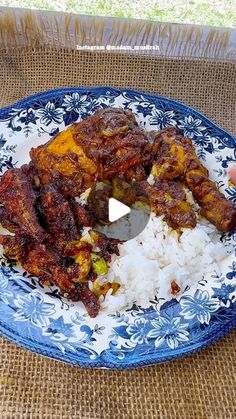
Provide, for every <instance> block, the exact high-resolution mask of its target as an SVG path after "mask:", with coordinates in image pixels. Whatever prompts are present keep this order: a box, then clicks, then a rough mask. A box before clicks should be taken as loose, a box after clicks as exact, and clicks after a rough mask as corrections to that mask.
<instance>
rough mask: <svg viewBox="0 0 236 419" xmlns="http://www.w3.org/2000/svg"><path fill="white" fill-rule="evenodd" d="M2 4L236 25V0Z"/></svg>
mask: <svg viewBox="0 0 236 419" xmlns="http://www.w3.org/2000/svg"><path fill="white" fill-rule="evenodd" d="M0 6H9V7H10V6H11V7H25V8H32V9H45V10H51V11H53V10H54V11H55V10H56V11H64V12H71V13H78V14H86V15H97V16H117V17H133V18H139V19H151V20H157V21H162V22H174V23H191V24H192V23H196V24H203V25H211V26H223V27H236V0H212V1H204V0H158V1H157V0H90V1H89V0H64V1H62V0H0Z"/></svg>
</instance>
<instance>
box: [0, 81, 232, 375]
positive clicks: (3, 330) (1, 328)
mask: <svg viewBox="0 0 236 419" xmlns="http://www.w3.org/2000/svg"><path fill="white" fill-rule="evenodd" d="M104 90H106V91H110V92H117V93H122V92H127V93H131V94H132V95H133V94H135V95H143V96H144V97H145V98H146V99H149V100H151V101H152V100H153V101H158V100H160V101H165V103H167V104H169V105H173V106H175V107H176V106H177V107H178V108H182V109H183V110H184V111H185V112H188V111H189V112H191V113H192V114H193V115H195V116H196V117H199V118H201V119H202V121H203V122H206V123H207V125H208V126H210V127H211V128H213V129H217V131H219V132H220V133H221V134H222V135H225V136H228V137H230V138H231V139H232V140H233V142H234V143H235V145H236V137H234V135H233V134H231V133H230V132H228V131H226V130H225V129H223V128H222V127H220V126H219V125H218V124H217V123H215V122H213V121H212V120H210V119H209V118H208V117H206V116H205V115H204V114H202V113H201V112H199V111H197V110H195V109H194V108H192V107H191V106H189V105H187V104H184V103H183V102H181V101H177V100H174V99H171V98H168V97H165V96H160V95H155V94H149V93H146V92H143V91H139V90H136V89H130V88H116V87H112V86H86V87H81V86H80V87H76V86H73V87H62V88H57V89H52V90H45V91H41V92H38V93H34V94H32V95H29V96H27V97H25V98H23V99H20V100H18V101H16V102H14V103H12V104H10V105H7V106H5V107H2V108H0V120H1V119H3V118H4V115H5V114H6V113H7V112H9V111H10V110H12V108H20V107H22V106H27V105H29V104H30V103H31V102H32V101H34V100H38V99H43V100H45V99H50V97H53V96H55V95H56V94H60V95H63V94H68V93H75V92H78V93H83V94H88V93H89V92H96V93H97V92H98V93H99V92H100V91H101V92H103V94H104ZM233 309H234V311H235V316H234V317H233V318H231V319H228V320H227V321H225V322H222V324H218V325H217V326H215V330H213V332H212V333H210V334H209V336H206V337H204V341H202V340H201V339H198V340H195V341H192V342H191V343H190V344H189V346H187V347H185V348H184V347H183V348H181V347H179V348H176V349H175V350H170V352H171V353H170V354H167V355H165V356H163V357H160V354H158V355H157V354H156V353H155V352H154V353H152V354H148V355H147V356H146V358H145V359H141V358H140V356H139V357H135V356H134V357H133V359H129V360H128V361H126V362H123V361H121V360H117V359H116V361H114V362H112V361H109V360H107V359H103V356H102V354H100V355H99V356H98V361H96V360H90V361H88V360H82V361H80V360H79V359H78V358H79V356H75V357H74V356H73V354H72V353H70V354H69V356H68V354H67V353H66V354H63V353H62V352H61V351H60V350H59V349H58V348H55V347H53V348H50V349H48V348H47V345H45V344H43V343H39V342H37V341H32V340H31V339H29V338H28V339H25V338H24V337H21V336H20V335H18V334H17V333H16V332H15V331H11V329H10V328H9V326H8V325H7V324H6V323H4V322H2V321H1V319H0V335H1V336H2V337H4V338H6V339H8V340H9V341H10V342H11V343H15V344H17V345H18V346H19V347H21V348H25V349H28V350H30V351H31V352H33V353H37V354H40V355H43V356H46V357H48V358H51V359H53V360H58V361H62V362H64V363H67V364H72V365H76V366H79V367H85V368H104V369H114V370H122V369H128V368H137V367H144V366H150V365H155V364H158V363H163V362H166V361H171V360H174V359H178V358H181V357H183V356H186V355H191V354H193V353H194V352H197V351H199V350H201V349H204V348H206V347H207V346H209V345H211V344H212V343H214V342H216V341H217V340H219V339H220V338H221V337H223V336H225V335H226V334H227V333H229V332H230V331H231V330H232V329H233V328H235V327H236V302H235V303H234V304H233ZM209 326H210V325H208V327H209ZM165 353H166V351H165Z"/></svg>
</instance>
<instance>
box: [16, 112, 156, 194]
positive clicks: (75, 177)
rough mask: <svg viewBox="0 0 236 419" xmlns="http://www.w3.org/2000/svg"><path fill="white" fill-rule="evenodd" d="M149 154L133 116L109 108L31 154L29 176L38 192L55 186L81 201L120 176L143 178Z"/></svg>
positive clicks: (146, 140) (147, 143)
mask: <svg viewBox="0 0 236 419" xmlns="http://www.w3.org/2000/svg"><path fill="white" fill-rule="evenodd" d="M150 150H151V144H150V143H149V140H148V136H147V134H146V133H145V131H144V130H143V129H142V128H141V127H139V125H138V124H137V122H136V120H135V117H134V115H133V114H132V112H131V111H124V110H122V109H116V108H106V109H100V110H98V111H96V112H95V113H94V115H92V116H90V117H88V118H86V119H85V120H83V121H81V122H79V123H75V124H73V125H72V126H70V127H69V128H67V129H66V130H65V131H63V132H61V133H59V134H58V135H56V136H55V137H54V138H53V139H51V140H50V141H49V142H48V143H46V144H44V145H40V146H39V147H37V148H33V149H31V151H30V157H31V159H32V161H31V163H30V165H29V166H28V167H24V170H25V171H26V172H27V173H28V175H29V176H30V178H31V179H32V180H33V182H35V184H36V186H37V185H38V184H39V183H40V184H41V185H45V184H49V183H51V184H54V185H55V186H56V187H57V188H58V189H59V190H60V191H61V192H62V193H63V194H64V195H67V196H71V197H76V196H79V195H80V194H81V193H82V192H84V191H85V190H86V189H88V188H90V187H92V186H94V185H95V183H96V181H97V180H98V181H99V180H105V179H107V178H109V177H112V176H113V175H115V174H122V173H123V174H125V173H126V172H128V174H127V176H128V178H130V177H134V178H137V179H141V178H143V177H144V169H143V166H145V165H147V164H148V163H149V164H150V158H151V154H150Z"/></svg>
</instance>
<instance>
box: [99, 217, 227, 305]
mask: <svg viewBox="0 0 236 419" xmlns="http://www.w3.org/2000/svg"><path fill="white" fill-rule="evenodd" d="M119 250H120V256H115V255H113V256H112V262H111V264H110V268H109V271H108V274H107V275H106V277H100V278H99V281H101V282H106V281H110V282H118V283H119V284H120V289H119V290H118V291H117V292H116V294H115V295H111V292H112V290H109V292H108V294H107V295H106V298H105V300H104V299H103V297H101V300H103V301H101V306H102V308H103V309H105V310H108V311H110V312H114V311H118V310H121V309H124V308H130V307H132V305H133V304H134V303H135V304H137V305H141V306H143V307H146V306H148V305H149V304H150V303H149V301H150V300H153V299H154V297H155V295H158V297H161V298H164V299H170V298H173V295H172V294H171V282H172V281H173V280H175V281H176V283H177V284H178V286H179V287H180V293H179V294H181V293H183V292H184V290H185V289H186V287H187V286H189V287H191V286H192V285H194V284H196V283H197V282H198V281H199V280H200V279H201V278H202V277H203V276H204V275H206V274H207V273H210V272H214V271H216V272H217V273H220V269H219V266H218V262H219V261H221V260H222V259H224V258H225V257H226V256H227V249H226V248H225V246H224V245H223V244H222V243H220V241H219V233H217V231H216V229H215V227H214V226H212V225H211V224H209V223H208V222H207V221H205V220H203V219H200V221H199V222H198V224H197V226H196V227H195V228H194V229H192V230H191V229H187V228H183V229H182V234H178V233H177V232H176V231H174V230H172V229H170V228H169V227H168V225H167V224H166V222H165V221H163V217H157V216H155V215H154V214H151V217H150V220H149V222H148V225H147V226H146V228H145V229H144V230H143V232H142V233H141V234H139V235H138V236H137V237H136V238H134V239H132V240H129V241H127V242H126V243H124V244H121V245H119Z"/></svg>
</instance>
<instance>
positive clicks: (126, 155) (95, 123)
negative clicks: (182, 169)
mask: <svg viewBox="0 0 236 419" xmlns="http://www.w3.org/2000/svg"><path fill="white" fill-rule="evenodd" d="M75 139H76V141H77V142H78V143H79V144H80V145H81V146H82V148H83V150H84V152H85V153H86V155H87V156H88V157H89V158H90V159H92V160H93V161H94V162H96V165H97V167H98V180H105V179H107V178H110V177H112V176H114V175H122V174H124V175H125V174H126V173H127V172H128V171H129V170H131V169H132V174H133V176H135V175H137V176H140V173H141V172H142V175H143V166H145V165H148V164H149V163H150V158H151V155H150V151H151V144H150V142H149V139H148V135H147V133H146V132H145V131H144V130H143V129H142V128H141V127H140V126H139V125H138V123H137V121H136V119H135V116H134V114H133V113H132V112H131V111H129V110H123V109H117V108H105V109H100V110H98V111H97V112H95V113H94V115H92V116H91V117H89V118H87V119H85V120H84V121H82V122H80V123H79V124H78V125H77V127H76V130H75ZM129 178H130V174H129Z"/></svg>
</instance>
